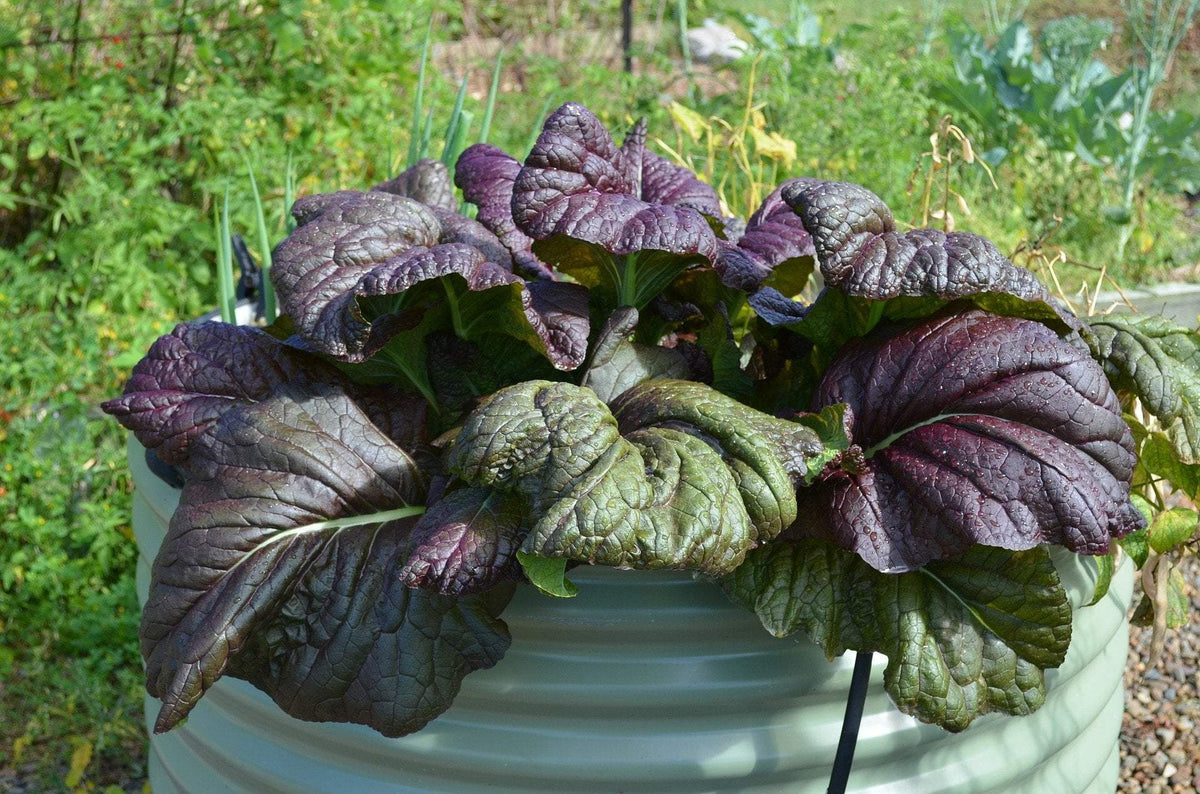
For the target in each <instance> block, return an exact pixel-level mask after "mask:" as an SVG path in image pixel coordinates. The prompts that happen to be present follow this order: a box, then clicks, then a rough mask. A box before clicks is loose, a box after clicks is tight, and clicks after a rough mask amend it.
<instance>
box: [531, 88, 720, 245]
mask: <svg viewBox="0 0 1200 794" xmlns="http://www.w3.org/2000/svg"><path fill="white" fill-rule="evenodd" d="M645 156H646V149H645V129H644V128H643V127H639V128H635V129H634V131H633V132H632V133H631V134H630V135H629V137H628V138H627V139H626V141H625V143H624V145H622V146H620V147H618V146H617V145H616V143H614V141H613V139H612V136H611V135H610V134H609V132H608V130H607V129H606V128H605V127H604V125H603V124H602V123H601V122H600V120H599V119H598V118H596V117H595V115H593V114H592V112H591V111H590V110H588V109H587V108H585V107H583V106H582V105H578V104H575V103H568V104H566V105H563V106H562V107H560V108H559V109H558V110H556V111H554V113H552V114H551V115H550V116H549V118H547V119H546V123H545V125H544V126H543V128H542V132H541V134H540V135H539V136H538V139H537V143H535V144H534V146H533V149H532V150H531V151H530V153H529V156H528V157H527V158H526V159H525V165H524V166H523V167H522V168H521V171H520V172H519V173H518V174H517V178H516V182H515V185H514V187H513V216H514V218H515V219H516V222H517V225H518V226H519V227H521V229H522V230H524V231H525V233H526V234H528V235H529V236H530V237H532V238H533V239H535V240H547V239H549V238H553V237H556V236H565V237H569V238H572V239H574V240H580V241H584V242H588V243H594V244H595V245H597V246H600V247H601V248H603V249H604V250H605V251H608V252H609V253H612V254H619V255H623V254H632V253H636V252H638V251H643V250H656V251H664V252H669V253H672V254H681V255H699V256H702V257H705V258H707V259H709V260H711V259H713V258H714V257H715V256H716V253H717V238H716V236H715V235H714V234H713V232H712V229H711V228H710V227H709V224H708V221H707V220H705V216H704V215H703V214H701V212H700V211H699V210H697V209H694V208H693V206H694V204H693V205H691V206H677V205H675V204H672V203H663V202H661V201H659V200H656V199H672V198H674V197H675V196H676V194H679V193H681V192H685V191H681V190H680V189H679V187H678V186H677V185H675V184H674V183H672V184H671V186H667V185H666V180H665V179H661V178H660V179H659V180H652V181H650V182H645V181H644V174H645V169H644V165H645ZM658 170H660V169H659V167H653V168H652V169H651V172H650V173H651V175H654V174H656V173H657V171H658ZM665 175H666V171H665V170H664V171H663V175H662V176H665ZM660 182H661V183H662V184H661V185H660ZM660 187H661V188H663V189H662V190H660V189H658V188H660ZM644 189H645V190H646V193H645V195H644V194H643V190H644ZM687 195H689V196H690V195H691V193H690V192H687ZM693 199H694V196H693ZM709 209H710V210H711V209H712V207H711V206H710V207H709ZM534 250H535V251H540V250H541V249H539V247H538V245H537V244H536V243H535V245H534ZM549 250H550V251H552V252H554V251H556V249H555V248H553V247H551V248H550V249H549ZM549 261H552V262H553V264H555V265H567V266H570V263H569V262H562V261H560V258H559V257H555V258H554V259H553V260H549Z"/></svg>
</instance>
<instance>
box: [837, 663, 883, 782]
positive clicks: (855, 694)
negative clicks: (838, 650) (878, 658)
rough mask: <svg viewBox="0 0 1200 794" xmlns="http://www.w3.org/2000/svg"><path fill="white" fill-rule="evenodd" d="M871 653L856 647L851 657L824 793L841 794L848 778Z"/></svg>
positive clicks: (864, 699) (868, 680)
mask: <svg viewBox="0 0 1200 794" xmlns="http://www.w3.org/2000/svg"><path fill="white" fill-rule="evenodd" d="M871 656H872V654H871V652H870V651H859V652H858V654H857V655H856V656H855V657H854V675H853V677H852V678H851V679H850V693H849V694H848V695H846V715H845V716H844V717H842V735H841V738H839V739H838V746H837V754H836V755H834V757H833V771H832V772H830V773H829V788H828V789H826V793H827V794H845V791H846V783H847V781H849V780H850V765H851V764H853V763H854V748H855V747H856V746H857V745H858V727H859V725H861V724H862V715H863V706H864V705H865V704H866V702H867V684H868V683H869V682H870V680H871Z"/></svg>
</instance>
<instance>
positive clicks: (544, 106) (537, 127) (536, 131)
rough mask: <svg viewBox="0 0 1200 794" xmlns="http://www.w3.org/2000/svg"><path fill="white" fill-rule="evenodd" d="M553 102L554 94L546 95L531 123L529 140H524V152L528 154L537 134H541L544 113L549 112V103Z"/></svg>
mask: <svg viewBox="0 0 1200 794" xmlns="http://www.w3.org/2000/svg"><path fill="white" fill-rule="evenodd" d="M552 102H554V95H553V94H551V95H550V96H548V97H546V101H545V102H544V103H542V111H541V112H540V113H538V117H537V121H536V122H534V124H533V130H532V131H531V132H530V133H529V140H528V141H526V142H525V154H529V150H530V149H532V148H533V145H534V144H535V143H537V139H538V136H539V135H541V134H542V125H543V124H545V123H546V114H547V113H549V112H550V104H551V103H552Z"/></svg>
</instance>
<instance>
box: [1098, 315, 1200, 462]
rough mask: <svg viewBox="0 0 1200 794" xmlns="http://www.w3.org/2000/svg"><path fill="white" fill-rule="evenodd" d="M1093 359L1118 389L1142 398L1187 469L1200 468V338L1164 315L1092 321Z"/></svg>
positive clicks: (1111, 316)
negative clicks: (1102, 365)
mask: <svg viewBox="0 0 1200 794" xmlns="http://www.w3.org/2000/svg"><path fill="white" fill-rule="evenodd" d="M1088 326H1089V327H1090V329H1091V335H1090V337H1089V338H1088V344H1089V346H1090V347H1091V349H1092V355H1094V356H1095V357H1096V358H1097V359H1099V360H1100V361H1101V362H1102V363H1103V364H1104V370H1105V372H1107V373H1108V376H1109V378H1110V379H1111V380H1112V382H1113V385H1115V386H1116V387H1117V388H1118V389H1121V390H1129V391H1131V392H1133V393H1134V394H1135V395H1137V397H1138V399H1139V400H1141V401H1142V405H1144V406H1146V410H1147V411H1149V412H1150V413H1151V414H1153V415H1154V416H1155V417H1157V419H1158V420H1159V422H1161V423H1162V426H1163V428H1164V429H1165V430H1166V433H1167V437H1168V438H1169V439H1170V440H1171V445H1172V447H1173V448H1174V450H1175V454H1176V456H1177V457H1178V458H1179V460H1180V461H1181V462H1183V463H1188V464H1196V463H1200V413H1198V411H1200V333H1197V332H1196V331H1189V330H1188V329H1186V328H1181V327H1180V326H1178V325H1176V324H1175V323H1173V322H1172V321H1171V320H1169V319H1167V318H1166V317H1162V316H1158V315H1130V314H1111V315H1108V316H1105V317H1099V318H1095V319H1092V320H1089V321H1088Z"/></svg>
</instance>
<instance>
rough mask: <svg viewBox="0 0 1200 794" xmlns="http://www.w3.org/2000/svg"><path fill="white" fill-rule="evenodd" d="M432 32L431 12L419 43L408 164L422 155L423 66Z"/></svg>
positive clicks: (414, 161) (427, 60)
mask: <svg viewBox="0 0 1200 794" xmlns="http://www.w3.org/2000/svg"><path fill="white" fill-rule="evenodd" d="M432 32H433V14H432V13H430V15H429V23H428V24H427V25H426V26H425V43H424V44H423V45H421V65H420V67H419V68H418V69H417V91H416V95H415V96H414V97H413V109H412V137H411V138H409V141H408V166H412V165H414V164H415V163H416V162H417V160H420V159H421V158H422V157H423V156H424V149H425V147H424V146H423V145H422V143H421V141H422V139H423V136H422V135H421V116H422V115H424V113H425V67H426V65H428V63H429V36H430V34H431V33H432ZM424 137H427V136H424Z"/></svg>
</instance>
